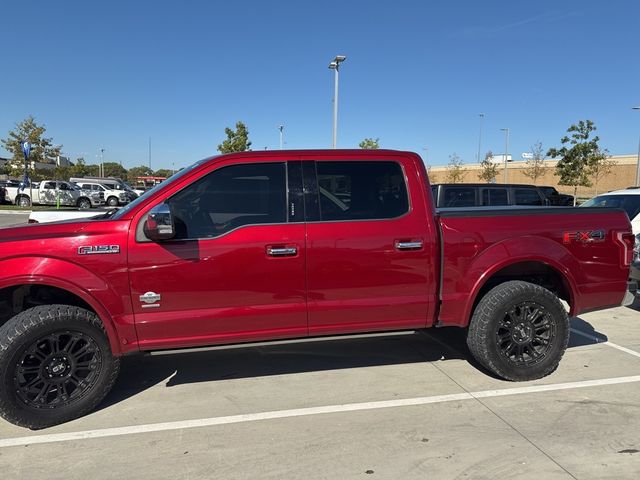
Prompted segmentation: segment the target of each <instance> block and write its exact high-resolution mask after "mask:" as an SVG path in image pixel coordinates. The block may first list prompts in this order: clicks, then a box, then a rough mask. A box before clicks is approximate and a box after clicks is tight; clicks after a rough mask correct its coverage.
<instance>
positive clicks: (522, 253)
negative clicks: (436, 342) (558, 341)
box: [439, 236, 582, 327]
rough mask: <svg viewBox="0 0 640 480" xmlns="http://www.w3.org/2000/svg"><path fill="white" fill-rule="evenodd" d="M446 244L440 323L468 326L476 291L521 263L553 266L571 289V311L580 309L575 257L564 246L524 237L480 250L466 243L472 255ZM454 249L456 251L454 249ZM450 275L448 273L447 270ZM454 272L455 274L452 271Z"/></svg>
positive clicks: (578, 271)
mask: <svg viewBox="0 0 640 480" xmlns="http://www.w3.org/2000/svg"><path fill="white" fill-rule="evenodd" d="M446 249H447V246H445V265H444V268H445V270H444V275H443V277H444V281H443V286H442V305H441V309H440V315H439V322H440V324H441V325H455V326H461V327H464V326H467V325H468V323H469V320H470V318H471V314H472V308H473V306H474V304H475V301H476V298H477V296H478V293H479V292H480V290H481V289H482V287H483V286H484V285H485V284H486V282H487V281H488V280H489V279H490V278H492V277H493V275H495V274H496V273H497V272H499V271H500V270H502V269H503V268H505V267H508V266H510V265H515V264H517V263H522V262H539V263H542V264H544V265H547V266H549V267H551V268H553V269H554V270H555V271H556V272H557V273H558V274H559V275H560V276H561V277H562V278H563V279H564V281H565V282H566V284H567V286H568V287H569V291H570V296H571V299H570V302H569V304H570V314H573V312H575V311H579V309H580V296H579V294H578V288H577V283H578V281H579V279H580V278H581V276H582V273H581V272H582V267H581V265H580V263H579V262H578V260H577V259H576V258H575V257H574V256H573V255H572V254H571V252H569V250H567V249H566V248H565V247H564V246H562V245H560V244H558V243H557V242H554V241H553V240H550V239H548V238H544V237H537V236H526V237H517V238H512V239H506V240H504V241H501V242H498V243H495V244H493V245H491V246H489V247H488V248H486V249H484V250H482V251H481V252H480V253H478V254H477V255H473V252H474V251H476V252H477V251H478V249H479V246H478V245H476V246H475V249H474V248H470V245H469V244H467V245H465V248H464V252H467V254H468V253H469V252H472V256H471V258H467V259H465V258H464V255H462V259H461V258H460V257H456V253H460V252H455V251H454V252H452V256H451V257H449V255H447V251H446ZM454 250H456V249H455V248H454ZM464 252H463V253H464ZM447 270H448V271H449V272H450V274H448V271H447ZM455 273H457V275H456V274H455Z"/></svg>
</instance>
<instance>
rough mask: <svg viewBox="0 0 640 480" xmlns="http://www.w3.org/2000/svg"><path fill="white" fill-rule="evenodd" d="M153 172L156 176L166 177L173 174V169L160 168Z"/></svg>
mask: <svg viewBox="0 0 640 480" xmlns="http://www.w3.org/2000/svg"><path fill="white" fill-rule="evenodd" d="M153 174H154V175H155V176H156V177H167V178H169V177H170V176H171V175H173V170H169V169H168V168H161V169H159V170H156V171H155V172H154V173H153Z"/></svg>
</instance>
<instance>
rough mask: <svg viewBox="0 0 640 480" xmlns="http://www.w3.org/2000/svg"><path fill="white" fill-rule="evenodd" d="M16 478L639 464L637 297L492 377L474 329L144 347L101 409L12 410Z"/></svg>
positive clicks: (626, 475) (499, 474)
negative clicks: (171, 349) (71, 415)
mask: <svg viewBox="0 0 640 480" xmlns="http://www.w3.org/2000/svg"><path fill="white" fill-rule="evenodd" d="M0 471H2V472H3V477H4V478H11V479H32V478H47V479H76V478H77V479H80V478H82V479H83V480H84V479H86V478H95V477H97V476H99V477H106V478H132V477H135V478H139V479H147V478H149V479H152V478H153V479H156V478H171V479H200V478H216V479H244V478H260V479H265V478H274V479H275V478H279V479H280V478H294V479H298V478H305V479H352V478H372V479H375V478H381V479H414V478H415V479H432V478H433V479H449V478H451V479H454V478H459V479H468V478H476V479H496V478H501V479H507V478H544V479H555V478H559V479H561V478H567V479H571V478H575V479H604V478H611V479H635V478H639V477H640V307H638V306H637V305H636V306H633V307H629V308H627V307H620V308H617V309H612V310H607V311H603V312H595V313H590V314H585V315H583V316H581V317H580V318H575V319H573V320H572V335H571V341H570V347H569V349H568V350H567V353H566V354H565V357H564V359H563V361H562V363H561V365H560V368H559V369H558V371H557V372H555V373H554V374H552V375H551V376H549V377H546V378H544V379H542V380H539V381H535V382H526V383H510V382H505V381H501V380H498V379H495V378H492V377H491V376H489V375H488V374H487V373H486V372H484V371H483V370H481V369H480V368H479V367H478V366H477V365H476V364H475V363H474V362H473V360H472V359H471V358H470V356H469V354H468V351H467V348H466V345H465V342H464V332H463V331H462V330H457V329H441V330H431V331H428V332H419V333H405V334H401V335H370V336H356V337H342V338H337V339H331V340H325V339H323V340H317V341H308V342H281V343H279V344H275V345H264V344H263V345H258V346H250V347H242V348H228V347H225V348H220V349H215V350H211V351H205V352H197V353H196V352H193V353H186V354H185V353H183V354H164V355H154V356H134V357H128V358H126V359H125V360H124V362H123V366H122V371H121V374H120V378H119V380H118V383H117V384H116V387H115V388H114V390H113V391H112V392H111V394H110V395H109V396H108V397H107V399H106V400H105V402H103V404H102V405H101V406H100V408H99V409H98V410H97V411H95V412H93V413H92V414H90V415H88V416H86V417H84V418H81V419H78V420H76V421H73V422H70V423H67V424H65V425H61V426H58V427H54V428H50V429H46V430H41V431H29V430H26V429H23V428H19V427H15V426H13V425H10V424H8V423H6V422H4V421H3V420H0Z"/></svg>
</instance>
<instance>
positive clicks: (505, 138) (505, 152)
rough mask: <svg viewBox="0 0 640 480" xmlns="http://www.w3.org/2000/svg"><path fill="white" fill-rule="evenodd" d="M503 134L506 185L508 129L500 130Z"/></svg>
mask: <svg viewBox="0 0 640 480" xmlns="http://www.w3.org/2000/svg"><path fill="white" fill-rule="evenodd" d="M500 130H502V131H503V132H504V133H505V136H504V183H507V180H508V174H507V159H508V158H509V129H508V128H501V129H500Z"/></svg>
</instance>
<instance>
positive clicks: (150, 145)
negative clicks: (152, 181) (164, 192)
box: [149, 137, 151, 170]
mask: <svg viewBox="0 0 640 480" xmlns="http://www.w3.org/2000/svg"><path fill="white" fill-rule="evenodd" d="M149 170H151V137H149Z"/></svg>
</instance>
